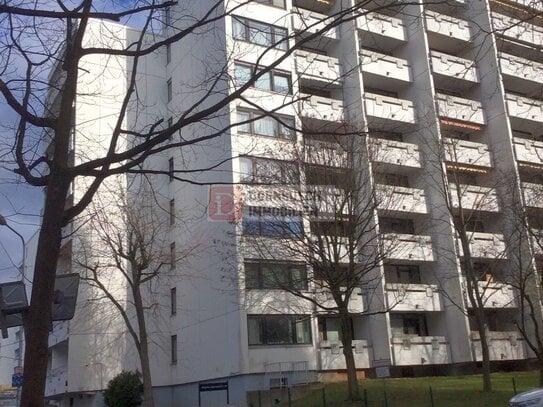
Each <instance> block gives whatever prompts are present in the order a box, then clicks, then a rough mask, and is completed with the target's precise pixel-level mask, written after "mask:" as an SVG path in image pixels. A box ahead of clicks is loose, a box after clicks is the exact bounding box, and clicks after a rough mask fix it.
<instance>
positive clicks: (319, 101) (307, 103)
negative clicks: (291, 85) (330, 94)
mask: <svg viewBox="0 0 543 407" xmlns="http://www.w3.org/2000/svg"><path fill="white" fill-rule="evenodd" d="M300 97H301V98H307V99H304V100H302V101H300V115H301V116H302V117H305V118H310V119H317V120H326V121H341V120H343V102H342V101H341V100H336V99H330V98H325V97H322V96H315V95H301V96H300Z"/></svg>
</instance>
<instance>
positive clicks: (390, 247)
mask: <svg viewBox="0 0 543 407" xmlns="http://www.w3.org/2000/svg"><path fill="white" fill-rule="evenodd" d="M383 246H384V251H385V257H386V258H387V259H388V260H408V261H434V251H433V248H432V238H431V237H430V236H422V235H408V234H402V233H385V234H383Z"/></svg>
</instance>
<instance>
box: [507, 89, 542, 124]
mask: <svg viewBox="0 0 543 407" xmlns="http://www.w3.org/2000/svg"><path fill="white" fill-rule="evenodd" d="M505 101H506V102H507V110H508V111H509V115H510V116H512V117H516V118H518V119H526V120H531V121H534V122H540V123H543V101H541V100H536V99H531V98H527V97H524V96H518V95H513V94H510V93H507V94H506V95H505Z"/></svg>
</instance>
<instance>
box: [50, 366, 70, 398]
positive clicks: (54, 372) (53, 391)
mask: <svg viewBox="0 0 543 407" xmlns="http://www.w3.org/2000/svg"><path fill="white" fill-rule="evenodd" d="M67 379H68V366H58V367H56V368H53V369H51V370H50V371H48V372H47V381H46V383H45V395H46V396H54V395H57V394H62V393H65V392H66V390H67V389H66V383H67Z"/></svg>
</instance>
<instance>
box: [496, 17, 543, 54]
mask: <svg viewBox="0 0 543 407" xmlns="http://www.w3.org/2000/svg"><path fill="white" fill-rule="evenodd" d="M492 24H493V26H494V30H495V31H496V32H498V33H499V34H500V35H503V36H504V37H507V38H511V39H513V40H516V41H523V42H526V43H528V44H531V45H535V46H537V47H539V46H540V45H541V44H543V27H540V26H537V25H534V24H530V23H529V22H526V21H521V20H518V19H516V18H512V17H509V16H505V15H503V14H499V13H494V12H493V13H492Z"/></svg>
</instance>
